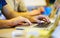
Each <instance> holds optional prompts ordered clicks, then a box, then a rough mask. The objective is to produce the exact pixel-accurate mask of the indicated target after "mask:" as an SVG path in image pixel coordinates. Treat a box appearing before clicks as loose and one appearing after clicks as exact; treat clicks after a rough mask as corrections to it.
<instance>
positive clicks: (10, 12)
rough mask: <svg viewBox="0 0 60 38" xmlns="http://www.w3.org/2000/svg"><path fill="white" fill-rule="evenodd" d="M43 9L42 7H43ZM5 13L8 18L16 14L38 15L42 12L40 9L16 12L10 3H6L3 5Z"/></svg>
mask: <svg viewBox="0 0 60 38" xmlns="http://www.w3.org/2000/svg"><path fill="white" fill-rule="evenodd" d="M41 9H42V8H41ZM3 14H4V15H5V16H6V17H7V18H13V17H16V16H25V15H27V16H28V15H30V16H34V15H38V14H40V11H39V10H33V11H31V12H20V13H18V12H16V11H14V10H13V9H12V8H11V7H10V6H9V5H8V4H7V5H5V6H4V7H3Z"/></svg>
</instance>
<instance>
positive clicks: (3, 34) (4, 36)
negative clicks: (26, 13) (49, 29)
mask: <svg viewBox="0 0 60 38" xmlns="http://www.w3.org/2000/svg"><path fill="white" fill-rule="evenodd" d="M59 25H60V24H59ZM57 28H58V29H59V28H60V27H57ZM14 30H15V28H8V29H0V38H12V31H14ZM55 31H56V32H57V30H55ZM56 32H53V35H54V34H55V33H56ZM58 34H59V33H58ZM58 34H57V35H58ZM54 36H55V35H54Z"/></svg>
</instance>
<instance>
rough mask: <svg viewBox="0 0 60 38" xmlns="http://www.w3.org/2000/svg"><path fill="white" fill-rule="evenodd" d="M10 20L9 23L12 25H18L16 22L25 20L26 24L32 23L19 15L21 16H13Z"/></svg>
mask: <svg viewBox="0 0 60 38" xmlns="http://www.w3.org/2000/svg"><path fill="white" fill-rule="evenodd" d="M10 21H11V23H12V26H14V25H18V24H19V23H21V22H26V23H28V24H30V25H31V24H32V23H31V22H30V21H29V20H28V19H27V18H24V17H21V16H19V17H16V18H13V19H11V20H10Z"/></svg>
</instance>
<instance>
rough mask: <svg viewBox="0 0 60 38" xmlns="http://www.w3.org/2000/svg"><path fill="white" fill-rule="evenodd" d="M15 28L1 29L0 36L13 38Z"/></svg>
mask: <svg viewBox="0 0 60 38" xmlns="http://www.w3.org/2000/svg"><path fill="white" fill-rule="evenodd" d="M14 30H15V28H7V29H0V38H12V37H11V36H12V32H13V31H14Z"/></svg>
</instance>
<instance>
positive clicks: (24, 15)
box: [0, 4, 44, 28]
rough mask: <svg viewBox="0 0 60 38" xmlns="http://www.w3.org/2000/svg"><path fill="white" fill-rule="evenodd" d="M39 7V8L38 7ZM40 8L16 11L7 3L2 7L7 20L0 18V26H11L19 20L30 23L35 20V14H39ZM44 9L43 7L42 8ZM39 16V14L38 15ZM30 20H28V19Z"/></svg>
mask: <svg viewBox="0 0 60 38" xmlns="http://www.w3.org/2000/svg"><path fill="white" fill-rule="evenodd" d="M40 9H41V8H40ZM40 9H37V10H33V11H31V13H29V12H21V13H19V12H16V11H14V10H13V9H12V8H11V7H10V6H9V5H8V4H7V5H5V6H4V7H3V14H4V15H5V16H6V18H7V20H0V28H2V27H12V26H15V25H17V24H19V23H20V22H27V23H29V24H32V23H31V22H36V21H37V20H38V19H37V20H36V18H35V16H36V15H39V14H40V13H41V12H42V11H40ZM42 10H44V9H42ZM38 17H40V16H38ZM28 19H29V20H30V21H31V22H30V21H29V20H28Z"/></svg>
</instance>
